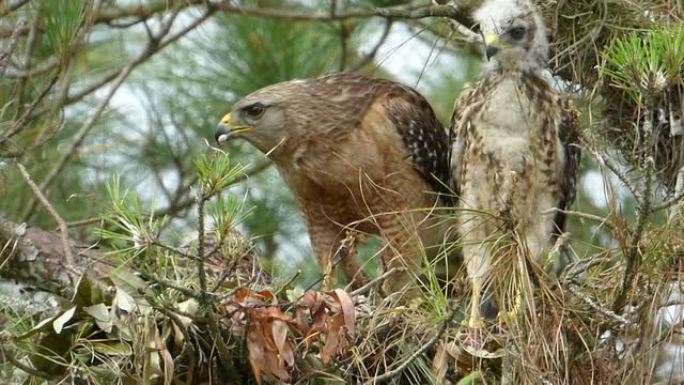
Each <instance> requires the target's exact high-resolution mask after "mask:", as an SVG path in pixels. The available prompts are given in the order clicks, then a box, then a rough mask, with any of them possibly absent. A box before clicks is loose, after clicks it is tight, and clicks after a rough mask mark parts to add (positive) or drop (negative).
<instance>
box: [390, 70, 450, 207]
mask: <svg viewBox="0 0 684 385" xmlns="http://www.w3.org/2000/svg"><path fill="white" fill-rule="evenodd" d="M385 98H386V99H385V100H386V101H385V109H386V110H387V114H388V118H389V119H390V121H391V122H392V123H393V124H394V126H395V128H396V129H397V131H398V132H399V135H400V136H401V138H402V140H403V142H404V145H405V146H406V149H407V150H408V156H409V158H410V161H411V163H412V164H413V166H414V167H415V168H416V170H418V172H419V173H420V174H421V175H422V176H423V178H424V179H425V180H426V181H427V182H428V184H429V185H430V186H432V188H433V189H434V191H436V192H440V193H444V194H448V193H449V161H448V154H449V143H448V136H447V133H446V130H445V128H444V126H443V125H442V123H441V122H440V121H439V119H437V116H436V115H435V112H434V111H433V109H432V107H431V106H430V104H429V103H428V102H427V100H425V98H423V96H421V95H420V94H419V93H418V92H417V91H415V90H413V89H411V88H409V87H406V86H402V85H398V84H393V85H392V86H388V87H387V88H386V89H385Z"/></svg>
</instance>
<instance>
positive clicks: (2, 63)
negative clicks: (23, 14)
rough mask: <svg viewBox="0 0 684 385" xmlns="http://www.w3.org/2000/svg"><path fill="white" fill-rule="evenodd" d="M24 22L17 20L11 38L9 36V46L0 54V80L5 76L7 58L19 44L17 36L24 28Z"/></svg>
mask: <svg viewBox="0 0 684 385" xmlns="http://www.w3.org/2000/svg"><path fill="white" fill-rule="evenodd" d="M26 24H27V23H26V20H19V22H18V23H17V24H16V25H15V26H14V31H13V32H12V36H10V41H9V46H8V47H7V50H6V51H5V52H2V53H0V78H2V77H3V76H5V70H6V69H7V62H8V61H9V58H10V57H11V56H12V54H13V53H14V50H15V49H17V44H18V42H19V35H20V33H21V30H22V29H23V28H25V27H26Z"/></svg>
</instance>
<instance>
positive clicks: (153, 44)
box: [23, 8, 216, 218]
mask: <svg viewBox="0 0 684 385" xmlns="http://www.w3.org/2000/svg"><path fill="white" fill-rule="evenodd" d="M215 12H216V10H215V9H214V8H209V9H208V10H207V11H206V12H205V13H204V15H202V16H201V17H199V18H198V19H196V20H194V21H193V22H192V23H190V24H189V25H187V26H186V27H185V28H183V29H182V30H180V31H179V32H177V33H176V34H174V35H172V36H171V37H169V38H168V39H166V40H164V41H163V42H160V40H161V39H162V38H163V37H164V36H166V35H167V34H168V32H169V31H170V29H171V24H172V23H173V20H175V16H174V17H172V18H171V19H170V20H169V21H168V22H167V23H165V24H164V26H162V28H161V31H160V32H159V33H158V34H157V35H156V36H155V38H154V39H153V40H152V41H150V42H149V43H148V45H147V47H146V48H145V49H144V50H143V52H142V53H140V55H138V56H137V57H136V58H135V59H133V61H131V62H130V63H128V64H127V65H126V66H124V67H123V68H122V69H121V70H120V71H119V74H118V76H117V77H116V78H115V81H114V84H113V85H112V86H111V88H110V89H109V91H108V93H107V94H106V95H105V97H104V99H102V101H101V102H100V104H99V105H98V106H97V108H96V109H95V112H94V113H93V114H91V115H90V116H89V117H88V119H87V120H86V121H85V122H84V123H83V125H82V126H81V128H80V129H79V130H78V132H77V133H76V134H75V135H74V140H73V141H72V143H71V145H70V146H69V148H68V149H67V151H66V152H65V153H64V155H63V156H62V158H61V159H60V160H59V161H58V162H57V164H56V165H55V167H54V168H53V169H52V170H50V172H49V173H48V175H47V176H46V177H45V179H44V180H43V181H42V182H41V184H40V187H41V190H43V191H45V190H46V189H47V188H48V187H49V186H50V184H51V183H52V182H53V181H54V180H55V178H56V177H57V176H58V175H59V174H60V173H61V172H62V170H64V167H65V166H66V164H67V163H68V162H69V160H70V159H71V157H72V156H73V155H74V154H75V153H76V151H77V150H78V148H79V147H80V146H81V144H83V141H84V140H85V138H86V136H87V135H88V134H89V133H90V131H91V130H92V128H93V126H94V125H95V122H96V121H97V120H98V119H99V117H100V115H102V113H103V112H104V110H105V108H106V107H107V105H109V101H110V100H111V99H112V97H113V96H114V94H115V93H116V91H117V90H118V89H119V87H120V86H121V85H122V84H123V83H124V81H125V80H126V78H127V77H128V75H130V73H131V72H132V71H133V69H135V68H136V67H137V66H138V65H140V64H142V63H143V62H145V61H146V60H147V59H149V58H150V57H151V56H152V55H154V54H155V53H157V52H159V51H160V50H161V49H163V48H165V47H167V46H168V45H169V44H171V43H173V42H175V41H177V40H178V39H180V38H181V37H183V36H185V35H186V34H187V33H188V32H190V31H192V30H194V29H195V28H197V26H199V25H200V24H202V23H203V22H204V21H206V20H207V19H208V18H209V17H210V16H211V15H212V14H213V13H215ZM32 207H35V201H34V202H32V204H31V205H30V206H29V208H28V209H27V211H26V212H25V214H24V215H23V217H24V218H26V217H27V216H28V215H30V213H31V212H32V210H33V209H32Z"/></svg>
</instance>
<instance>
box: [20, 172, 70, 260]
mask: <svg viewBox="0 0 684 385" xmlns="http://www.w3.org/2000/svg"><path fill="white" fill-rule="evenodd" d="M17 167H18V168H19V172H20V173H21V175H22V176H23V177H24V180H26V184H28V186H29V187H30V188H31V190H32V191H33V193H34V194H35V196H36V198H38V200H39V201H40V203H41V204H42V205H43V206H44V207H45V209H46V210H47V211H48V212H49V213H50V215H51V216H52V218H53V219H54V220H55V221H56V222H57V224H58V225H59V232H60V234H61V236H62V247H63V248H64V259H66V263H67V265H68V266H73V265H74V256H73V255H72V254H71V246H70V245H69V232H68V231H69V230H68V228H67V225H66V222H64V219H62V217H61V216H60V215H59V213H58V212H57V210H55V208H54V207H53V206H52V204H51V203H50V201H48V200H47V198H46V197H45V195H43V193H42V192H41V191H40V188H38V186H37V185H36V184H35V182H33V179H31V175H30V174H29V173H28V171H26V168H25V167H24V165H23V164H21V163H19V162H17Z"/></svg>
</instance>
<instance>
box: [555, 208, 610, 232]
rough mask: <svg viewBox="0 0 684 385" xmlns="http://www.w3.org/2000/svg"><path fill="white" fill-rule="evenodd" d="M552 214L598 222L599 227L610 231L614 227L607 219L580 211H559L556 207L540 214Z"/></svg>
mask: <svg viewBox="0 0 684 385" xmlns="http://www.w3.org/2000/svg"><path fill="white" fill-rule="evenodd" d="M552 212H557V213H562V214H565V215H571V216H574V217H578V218H583V219H588V220H590V221H594V222H598V223H601V225H604V226H606V227H607V228H609V229H611V230H612V229H614V228H615V226H614V225H613V224H612V223H611V222H610V221H609V220H608V218H607V217H600V216H598V215H594V214H589V213H583V212H581V211H572V210H562V209H559V208H557V207H552V208H550V209H548V210H546V211H544V212H542V214H547V213H552Z"/></svg>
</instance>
